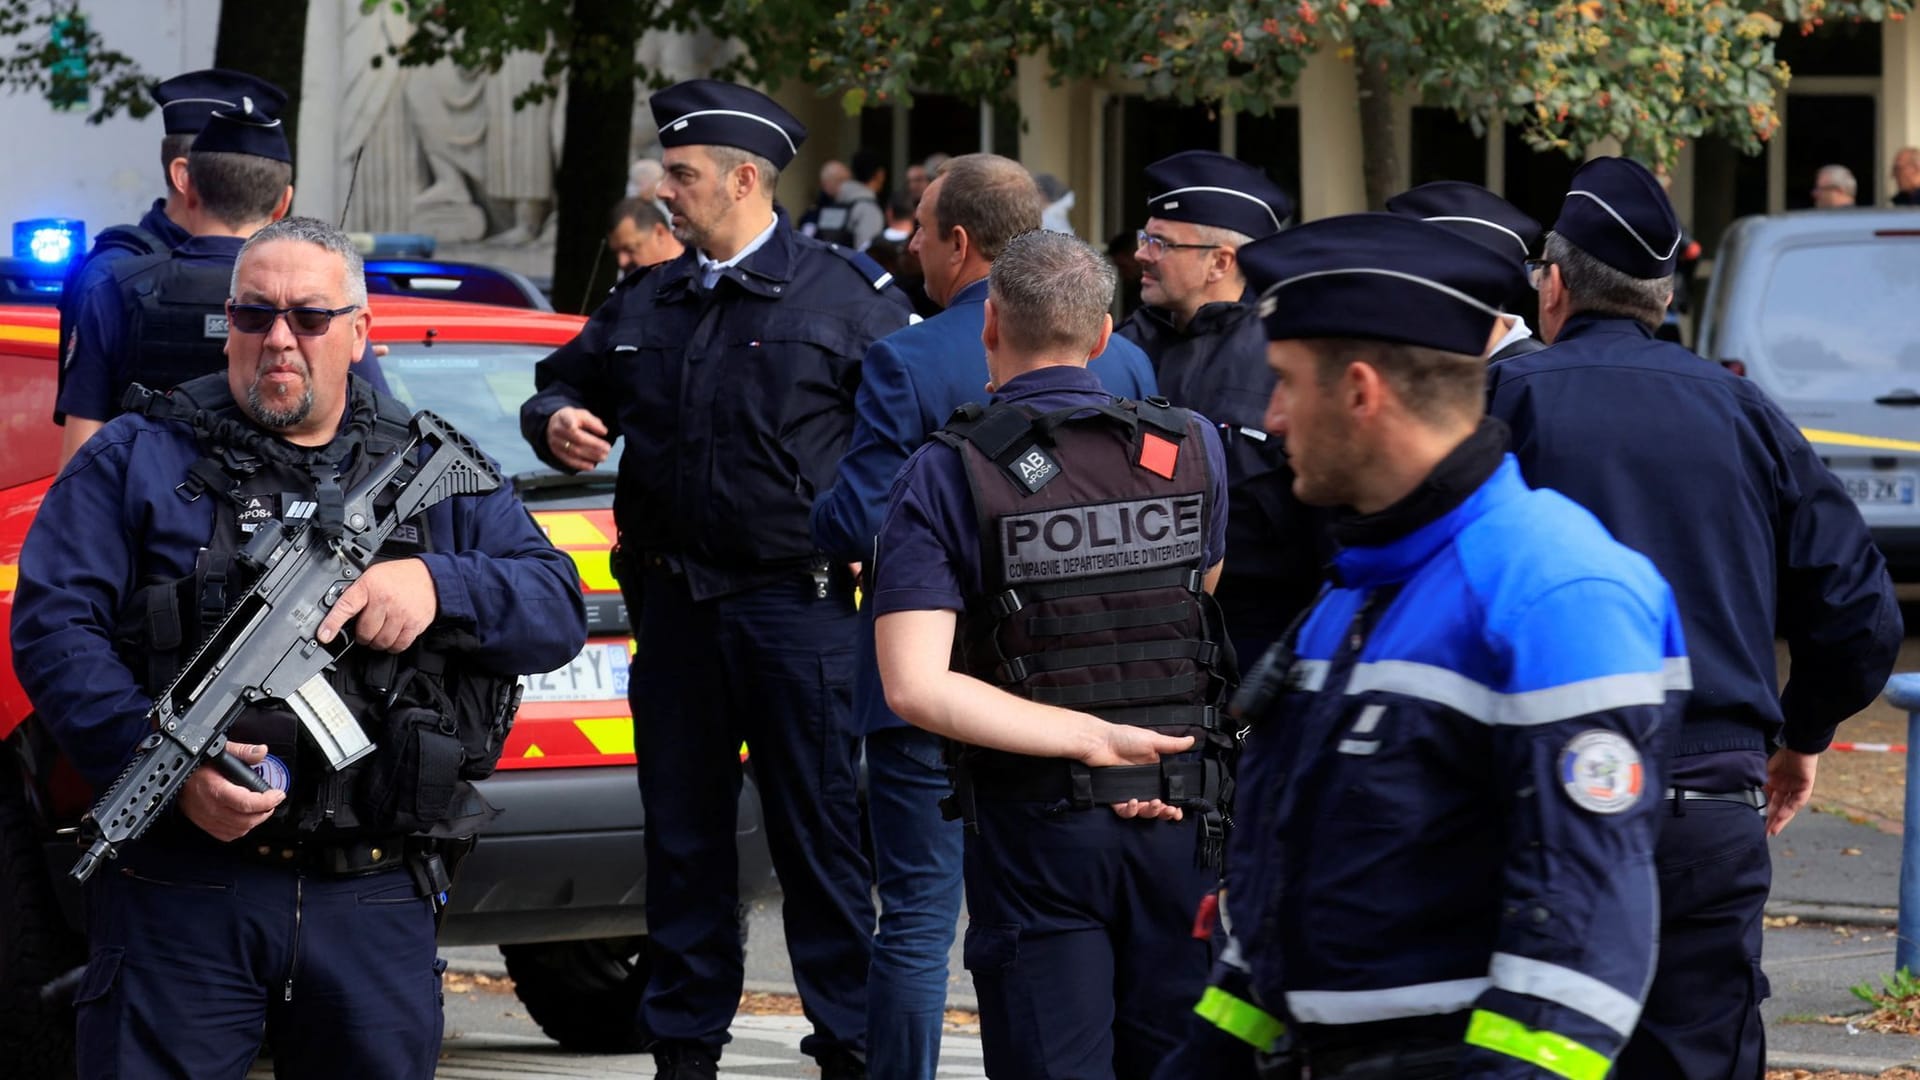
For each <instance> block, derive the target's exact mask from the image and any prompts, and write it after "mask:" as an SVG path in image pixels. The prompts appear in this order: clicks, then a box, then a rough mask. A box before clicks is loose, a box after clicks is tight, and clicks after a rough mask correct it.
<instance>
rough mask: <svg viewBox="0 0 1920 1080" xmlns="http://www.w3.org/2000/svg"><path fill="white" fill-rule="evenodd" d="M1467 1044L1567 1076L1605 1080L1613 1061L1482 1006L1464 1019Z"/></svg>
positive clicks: (1589, 1079) (1556, 1074) (1570, 1078)
mask: <svg viewBox="0 0 1920 1080" xmlns="http://www.w3.org/2000/svg"><path fill="white" fill-rule="evenodd" d="M1467 1045H1468V1046H1478V1047H1481V1048H1483V1049H1486V1050H1492V1051H1493V1052H1495V1053H1498V1054H1505V1055H1507V1056H1508V1057H1515V1058H1519V1059H1520V1060H1521V1061H1524V1062H1526V1063H1528V1064H1529V1065H1534V1066H1537V1067H1539V1068H1541V1069H1545V1070H1546V1071H1547V1072H1550V1073H1552V1074H1553V1075H1555V1076H1564V1077H1566V1080H1606V1076H1607V1071H1608V1070H1609V1069H1611V1068H1613V1062H1611V1061H1609V1060H1607V1056H1606V1055H1605V1054H1602V1053H1601V1052H1600V1051H1598V1050H1595V1049H1594V1048H1592V1047H1591V1046H1587V1045H1585V1044H1583V1043H1578V1042H1575V1041H1573V1040H1572V1039H1569V1038H1567V1037H1566V1036H1565V1035H1557V1034H1555V1033H1553V1032H1551V1031H1536V1030H1535V1029H1533V1028H1530V1027H1528V1026H1527V1025H1525V1024H1523V1023H1521V1022H1520V1021H1518V1020H1514V1019H1512V1018H1511V1017H1506V1016H1501V1015H1500V1014H1499V1013H1492V1012H1487V1011H1486V1010H1485V1009H1475V1010H1473V1018H1472V1019H1471V1020H1469V1021H1468V1022H1467Z"/></svg>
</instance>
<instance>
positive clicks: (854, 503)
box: [813, 154, 1157, 1080]
mask: <svg viewBox="0 0 1920 1080" xmlns="http://www.w3.org/2000/svg"><path fill="white" fill-rule="evenodd" d="M1044 205H1045V200H1044V199H1043V198H1042V197H1041V195H1040V190H1039V188H1038V187H1037V186H1035V184H1034V182H1033V177H1032V175H1031V174H1029V173H1028V172H1027V170H1026V169H1025V168H1024V167H1022V166H1021V165H1020V164H1019V163H1018V162H1015V161H1012V160H1009V159H1007V158H1004V157H1000V156H998V155H995V154H967V155H965V156H962V157H957V158H954V159H952V160H950V161H948V162H947V164H946V165H945V166H944V167H943V168H942V169H941V170H940V175H939V176H938V177H936V178H935V179H934V181H933V184H932V185H931V186H930V187H928V188H927V192H926V194H925V195H924V196H923V197H922V198H921V200H920V206H919V209H918V210H917V211H916V212H915V214H914V235H913V240H912V242H911V245H910V249H911V250H912V251H914V252H915V253H917V254H918V255H919V257H920V265H921V266H922V267H923V268H924V270H925V273H926V285H927V294H928V295H929V296H931V297H932V298H933V299H934V300H935V301H937V302H939V303H940V304H942V305H943V306H944V307H945V308H946V310H945V311H943V312H941V313H940V314H938V315H935V316H934V317H933V318H931V319H928V320H926V321H925V322H921V323H917V324H915V325H913V326H909V327H907V328H906V329H904V330H900V331H897V332H895V333H893V334H890V335H888V336H887V337H885V338H882V339H880V340H878V341H876V342H874V343H873V345H872V346H870V347H869V348H868V349H867V354H866V358H865V359H864V360H863V361H862V364H861V374H860V389H859V392H858V393H857V394H856V395H855V398H854V409H855V421H854V429H853V440H852V442H851V443H850V444H849V447H848V450H847V455H846V457H844V458H842V459H841V461H840V470H839V475H838V477H837V478H836V479H835V482H834V486H833V488H832V489H831V490H829V491H828V492H826V494H824V495H822V496H821V497H820V499H819V500H818V501H817V502H815V503H814V507H813V539H814V543H816V544H818V545H819V547H820V550H822V551H824V552H827V553H828V554H830V555H833V556H835V557H837V558H840V559H844V560H846V561H848V562H859V563H870V562H871V560H872V559H873V557H874V555H875V552H874V550H873V547H874V536H875V534H877V533H878V532H879V531H880V520H881V517H882V515H883V514H884V513H885V511H886V507H887V492H888V490H889V489H890V488H891V487H892V486H893V478H894V474H895V473H897V472H899V471H900V466H902V465H904V464H906V461H907V457H908V455H910V454H912V453H913V452H914V450H915V449H917V448H918V447H919V446H920V444H921V443H923V442H925V441H926V439H927V436H928V435H930V434H932V433H933V432H935V431H938V430H940V429H941V428H942V427H945V426H946V423H947V420H948V418H949V417H951V416H952V415H953V411H954V410H955V409H957V408H959V407H960V406H962V405H965V404H966V403H968V402H970V401H979V402H984V401H986V399H987V394H988V390H989V388H988V386H987V354H986V349H985V347H984V346H982V345H981V343H980V330H981V327H982V326H983V325H984V323H985V322H986V315H985V303H986V299H987V272H988V269H989V268H990V267H991V266H992V264H993V260H994V258H995V257H996V256H997V255H999V254H1000V251H1001V249H1002V248H1004V247H1005V246H1006V244H1007V242H1008V241H1009V240H1012V239H1013V238H1014V237H1016V236H1018V235H1020V234H1021V233H1024V232H1028V231H1031V230H1033V229H1037V228H1039V227H1040V212H1041V210H1042V208H1043V207H1044ZM1087 367H1088V369H1089V370H1090V371H1092V372H1093V373H1094V374H1096V375H1098V376H1099V377H1100V381H1101V382H1102V383H1103V384H1104V385H1105V387H1106V389H1107V391H1108V392H1109V393H1111V394H1113V395H1114V396H1116V397H1124V398H1132V399H1139V398H1142V397H1146V396H1147V395H1150V394H1153V393H1156V392H1157V388H1156V386H1155V384H1154V377H1153V367H1152V365H1151V364H1150V363H1149V362H1148V360H1147V356H1146V354H1145V353H1143V352H1141V351H1140V349H1139V347H1138V346H1136V345H1134V344H1133V343H1132V342H1130V341H1126V340H1125V339H1123V338H1121V337H1120V336H1119V335H1117V334H1116V335H1114V337H1113V338H1112V339H1111V341H1110V342H1109V343H1108V345H1107V349H1106V351H1105V352H1104V353H1102V354H1100V355H1099V356H1098V357H1096V358H1095V359H1094V360H1093V362H1092V363H1090V364H1088V365H1087ZM862 617H863V618H864V619H865V620H866V627H865V629H864V632H862V633H861V635H860V637H859V641H858V665H857V667H856V669H855V675H854V693H853V698H854V700H853V708H854V723H855V724H856V725H857V726H859V727H860V729H861V730H862V731H863V732H864V733H865V735H866V749H867V798H868V817H869V819H870V821H871V822H872V827H873V847H874V873H875V877H876V879H877V883H878V887H879V890H880V902H881V907H882V909H883V913H882V914H881V916H880V927H879V932H878V933H877V934H876V935H875V938H874V943H873V967H872V969H871V972H870V973H869V978H868V988H867V1015H868V1021H867V1065H868V1073H869V1075H872V1076H884V1077H888V1078H889V1080H892V1078H896V1077H898V1078H901V1080H913V1078H925V1080H931V1078H932V1077H933V1075H934V1069H935V1067H936V1066H937V1064H938V1063H939V1058H940V1027H941V1020H942V1013H943V1010H944V1009H945V1006H946V994H947V953H948V950H949V949H951V948H952V947H953V933H954V925H955V923H956V922H957V921H958V919H959V914H960V894H961V887H960V849H961V842H960V823H959V822H958V821H946V820H943V819H942V817H941V814H940V807H939V803H940V799H941V797H942V796H944V795H945V794H946V793H947V775H946V767H945V764H944V763H943V762H942V760H941V750H940V740H939V739H938V738H936V737H935V736H933V735H931V734H928V733H927V732H925V731H922V730H920V729H918V728H914V727H908V726H907V725H906V723H905V722H904V721H902V720H901V719H900V718H899V717H897V716H894V715H893V713H891V712H890V711H888V709H887V704H886V699H885V697H884V695H883V694H882V692H881V689H880V673H879V669H878V668H877V667H876V666H875V663H874V653H873V625H872V619H873V616H872V614H871V612H870V611H866V612H863V613H862Z"/></svg>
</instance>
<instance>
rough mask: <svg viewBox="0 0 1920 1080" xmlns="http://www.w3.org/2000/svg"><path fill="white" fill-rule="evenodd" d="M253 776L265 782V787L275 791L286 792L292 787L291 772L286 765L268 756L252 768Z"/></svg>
mask: <svg viewBox="0 0 1920 1080" xmlns="http://www.w3.org/2000/svg"><path fill="white" fill-rule="evenodd" d="M253 774H254V775H255V776H258V777H259V778H260V779H262V780H265V781H266V782H267V786H268V787H270V788H273V789H274V790H276V791H287V790H290V789H291V788H292V787H293V771H292V770H291V769H289V768H287V763H286V762H284V761H281V760H280V759H279V758H277V757H274V756H273V755H272V754H268V755H267V756H266V757H264V758H261V759H260V763H259V764H257V765H255V766H253Z"/></svg>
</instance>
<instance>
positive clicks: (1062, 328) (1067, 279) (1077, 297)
mask: <svg viewBox="0 0 1920 1080" xmlns="http://www.w3.org/2000/svg"><path fill="white" fill-rule="evenodd" d="M1118 282H1119V278H1118V276H1117V275H1116V274H1115V272H1114V269H1113V263H1112V262H1110V261H1108V259H1107V257H1106V256H1105V255H1102V254H1101V253H1100V252H1098V251H1095V250H1094V249H1093V248H1092V247H1091V246H1090V245H1088V244H1087V243H1086V242H1085V241H1083V240H1081V239H1079V238H1077V237H1075V236H1072V235H1071V234H1068V233H1057V232H1047V231H1045V230H1042V229H1035V230H1033V231H1032V232H1027V233H1022V234H1021V235H1019V236H1016V237H1014V238H1013V239H1012V240H1010V241H1008V243H1007V246H1006V249H1005V250H1003V251H1001V252H1000V257H999V258H997V259H995V260H993V269H992V271H990V273H989V274H988V284H987V295H988V297H989V299H991V300H992V301H993V306H994V310H995V311H996V312H997V313H998V314H999V320H1000V334H1001V337H1002V338H1004V339H1006V341H1007V344H1008V345H1009V346H1010V347H1011V348H1012V349H1014V350H1015V351H1019V352H1028V353H1051V352H1080V351H1082V350H1091V349H1092V348H1093V346H1094V343H1095V342H1096V341H1098V340H1099V338H1100V330H1101V327H1102V326H1103V325H1104V320H1105V318H1106V315H1107V311H1108V308H1110V307H1112V305H1113V291H1114V287H1115V286H1116V285H1117V284H1118Z"/></svg>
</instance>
